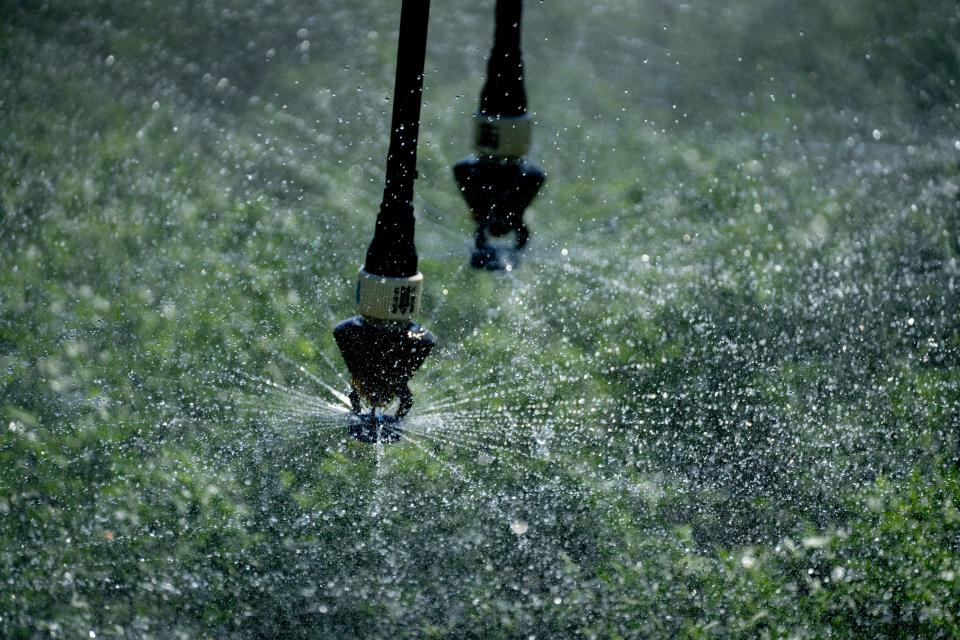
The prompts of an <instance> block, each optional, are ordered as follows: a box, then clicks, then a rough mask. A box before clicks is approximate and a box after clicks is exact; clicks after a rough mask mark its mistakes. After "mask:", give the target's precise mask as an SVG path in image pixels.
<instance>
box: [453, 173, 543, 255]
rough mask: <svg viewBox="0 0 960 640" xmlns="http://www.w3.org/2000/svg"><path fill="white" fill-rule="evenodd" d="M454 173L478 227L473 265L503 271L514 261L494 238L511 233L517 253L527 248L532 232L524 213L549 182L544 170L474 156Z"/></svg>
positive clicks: (475, 236)
mask: <svg viewBox="0 0 960 640" xmlns="http://www.w3.org/2000/svg"><path fill="white" fill-rule="evenodd" d="M453 173H454V176H455V177H456V179H457V183H458V184H459V186H460V191H461V192H462V193H463V197H464V199H465V200H466V201H467V206H469V208H470V213H471V215H472V216H473V219H474V222H476V224H477V230H476V232H475V233H474V241H475V242H474V252H473V256H472V258H471V264H472V265H473V266H474V267H477V268H485V269H492V270H498V269H503V268H504V266H505V265H506V264H509V263H510V262H511V260H509V257H508V256H506V255H504V251H503V250H502V249H498V248H497V246H496V245H495V244H493V243H491V238H503V237H506V236H508V235H509V234H511V233H512V234H515V242H514V246H513V250H512V251H513V252H514V253H515V252H516V251H517V250H519V249H523V247H524V246H526V244H527V241H528V240H529V238H530V230H529V228H528V227H527V225H526V222H525V221H524V219H523V214H524V212H525V211H526V209H527V207H528V206H530V203H531V202H532V201H533V199H534V198H535V197H536V196H537V193H538V192H539V191H540V187H541V186H542V185H543V182H544V180H545V179H546V176H545V174H544V172H543V169H541V168H540V167H539V166H537V165H536V164H534V163H532V162H528V161H526V160H523V159H521V158H509V159H498V158H494V157H490V156H486V157H484V156H480V157H477V156H473V157H470V158H467V159H465V160H461V161H460V162H458V163H457V164H456V165H454V168H453Z"/></svg>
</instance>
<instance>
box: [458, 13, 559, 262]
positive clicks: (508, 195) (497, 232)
mask: <svg viewBox="0 0 960 640" xmlns="http://www.w3.org/2000/svg"><path fill="white" fill-rule="evenodd" d="M522 6H523V3H522V0H497V8H496V28H495V31H494V41H493V49H492V51H491V52H490V60H489V62H488V64H487V81H486V84H484V86H483V90H482V91H481V92H480V109H479V110H478V111H477V113H476V114H475V115H474V150H475V151H476V155H473V156H470V157H469V158H466V159H465V160H461V161H460V162H458V163H457V164H456V165H454V167H453V174H454V177H455V178H456V180H457V183H458V184H459V185H460V191H461V192H462V193H463V197H464V199H465V200H466V201H467V205H468V206H469V207H470V213H471V214H472V215H473V218H474V221H475V222H476V223H477V230H476V232H475V234H474V242H475V246H474V250H473V254H472V256H471V257H470V264H471V265H472V266H473V267H475V268H477V269H489V270H492V271H495V270H501V269H506V268H508V267H511V266H512V265H513V264H515V263H516V261H517V258H518V257H519V251H520V250H521V249H523V247H524V246H526V244H527V241H528V239H529V238H530V230H529V229H528V228H527V225H526V223H525V222H524V221H523V214H524V211H525V210H526V208H527V207H528V206H529V205H530V203H531V202H532V201H533V199H534V198H535V197H536V195H537V193H538V192H539V190H540V186H541V185H542V184H543V181H544V179H545V178H546V175H545V174H544V172H543V169H541V168H540V167H539V166H537V165H536V164H534V163H533V162H530V161H529V160H527V159H526V158H525V157H524V156H526V154H527V152H528V151H529V149H530V130H531V125H532V122H531V119H530V114H529V113H527V94H526V90H525V89H524V85H523V59H522V54H521V51H520V18H521V13H522ZM511 233H513V234H514V237H515V242H514V246H513V247H509V246H507V247H499V246H498V245H497V244H493V243H491V240H490V239H491V237H493V238H502V237H505V236H508V235H509V234H511Z"/></svg>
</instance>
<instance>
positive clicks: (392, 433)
mask: <svg viewBox="0 0 960 640" xmlns="http://www.w3.org/2000/svg"><path fill="white" fill-rule="evenodd" d="M429 12H430V2H429V0H403V6H402V8H401V11H400V37H399V42H398V45H397V76H396V84H395V86H394V92H393V115H392V121H391V133H390V147H389V150H388V152H387V171H386V181H385V187H384V190H383V201H382V202H381V203H380V211H379V213H378V214H377V223H376V228H375V230H374V234H373V240H372V242H371V243H370V248H369V249H368V250H367V257H366V262H365V263H364V266H363V268H362V269H361V270H360V277H359V281H358V282H357V290H356V301H357V313H358V315H356V316H354V317H352V318H349V319H347V320H344V321H343V322H341V323H340V324H338V325H337V326H336V327H335V328H334V330H333V336H334V338H335V339H336V341H337V346H338V347H339V348H340V353H341V354H342V355H343V359H344V361H345V362H346V365H347V369H348V370H349V371H350V376H351V386H352V388H351V391H350V404H351V408H352V409H353V412H354V414H355V415H356V416H357V420H356V421H355V422H354V423H353V424H352V425H351V427H350V431H351V433H352V434H353V435H354V436H355V437H356V438H358V439H360V440H363V441H365V442H378V441H388V442H389V441H394V440H397V439H399V438H400V435H401V430H400V421H401V419H402V418H403V417H404V416H405V415H406V414H407V412H408V411H409V410H410V408H411V407H412V406H413V395H412V394H411V392H410V388H409V386H408V382H409V381H410V378H412V377H413V374H414V373H416V372H417V370H418V369H419V368H420V366H421V365H422V364H423V362H424V360H425V359H426V358H427V356H428V355H429V354H430V351H431V349H432V348H433V345H434V343H435V341H436V339H435V338H434V336H433V334H432V333H430V332H429V331H428V330H427V329H424V328H423V327H421V326H420V325H419V324H417V323H416V322H414V321H413V317H414V316H415V315H416V314H417V313H418V312H419V310H420V300H421V298H422V292H423V274H421V273H420V272H419V271H418V270H417V260H418V258H417V250H416V247H415V245H414V223H415V217H414V212H413V184H414V180H415V179H416V176H417V136H418V133H419V125H420V104H421V96H422V93H423V65H424V58H425V56H426V46H427V21H428V16H429ZM394 402H396V411H395V413H394V414H393V415H389V414H388V413H386V410H387V409H388V408H389V407H390V406H392V405H393V403H394Z"/></svg>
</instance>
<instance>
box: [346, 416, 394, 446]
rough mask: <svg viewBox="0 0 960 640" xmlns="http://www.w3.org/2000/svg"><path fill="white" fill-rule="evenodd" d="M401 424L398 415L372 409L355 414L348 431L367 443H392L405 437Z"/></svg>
mask: <svg viewBox="0 0 960 640" xmlns="http://www.w3.org/2000/svg"><path fill="white" fill-rule="evenodd" d="M400 424H401V419H400V418H398V417H396V416H391V415H385V414H382V413H376V412H375V411H372V412H370V413H364V414H360V415H356V414H355V415H354V417H353V420H352V421H351V422H350V426H349V427H348V431H349V432H350V435H351V436H353V437H354V438H356V439H357V440H359V441H360V442H365V443H367V444H377V443H378V442H383V443H392V442H398V441H399V440H400V439H401V438H402V437H403V428H402V427H401V426H400Z"/></svg>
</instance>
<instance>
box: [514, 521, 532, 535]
mask: <svg viewBox="0 0 960 640" xmlns="http://www.w3.org/2000/svg"><path fill="white" fill-rule="evenodd" d="M529 528H530V525H529V524H527V523H526V522H524V521H523V520H514V521H513V522H511V523H510V531H512V532H513V533H514V534H515V535H518V536H522V535H523V534H525V533H526V532H527V529H529Z"/></svg>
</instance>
